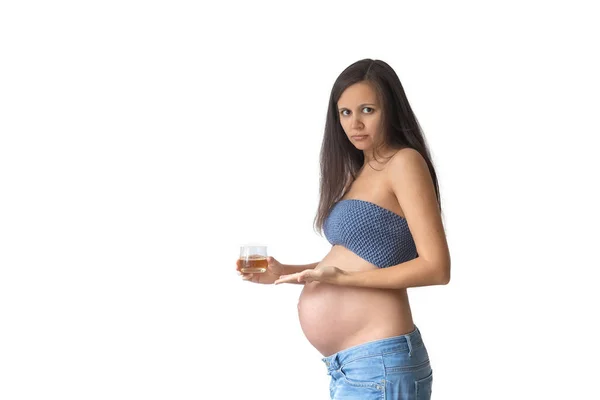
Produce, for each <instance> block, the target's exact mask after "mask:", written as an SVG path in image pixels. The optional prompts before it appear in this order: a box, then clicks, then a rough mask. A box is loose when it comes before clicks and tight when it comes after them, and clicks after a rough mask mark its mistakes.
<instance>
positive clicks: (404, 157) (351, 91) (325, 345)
mask: <svg viewBox="0 0 600 400" xmlns="http://www.w3.org/2000/svg"><path fill="white" fill-rule="evenodd" d="M315 226H316V228H317V229H318V230H319V231H322V232H323V233H324V234H325V236H326V238H327V240H328V241H329V242H330V243H331V244H332V247H331V250H330V251H329V253H328V254H327V255H326V256H325V257H324V258H323V259H322V260H321V261H320V262H316V263H314V264H308V265H285V264H281V263H280V262H278V261H277V260H276V259H275V258H273V257H269V258H268V261H269V266H268V269H267V272H266V273H264V274H243V273H241V272H240V274H241V275H242V278H243V279H245V280H248V281H251V282H255V283H266V284H281V283H299V284H304V288H303V290H302V294H301V295H300V300H299V302H298V315H299V318H300V325H301V327H302V330H303V332H304V334H305V335H306V338H307V339H308V341H309V342H310V343H311V344H312V345H313V346H314V347H315V348H316V349H317V350H318V351H319V352H320V353H321V354H322V355H323V362H324V363H325V366H326V368H327V373H328V374H329V375H330V377H331V384H330V396H331V398H332V399H361V400H366V399H394V400H395V399H402V400H405V399H406V400H408V399H418V400H422V399H423V400H424V399H430V396H431V388H432V383H433V373H432V372H433V371H432V369H431V365H430V361H429V355H428V353H427V349H426V347H425V343H424V341H423V338H422V336H421V332H420V331H419V329H418V328H417V326H416V325H415V324H414V320H413V316H412V313H411V309H410V303H409V299H408V295H407V291H406V289H407V288H409V287H417V286H427V285H445V284H447V283H448V282H449V281H450V253H449V250H448V245H447V241H446V236H445V233H444V227H443V223H442V218H441V204H440V194H439V187H438V181H437V176H436V173H435V169H434V167H433V164H432V162H431V157H430V153H429V150H428V148H427V145H426V142H425V139H424V136H423V133H422V132H421V129H420V126H419V124H418V122H417V119H416V117H415V115H414V113H413V111H412V109H411V107H410V105H409V103H408V100H407V98H406V95H405V93H404V89H403V87H402V84H401V83H400V80H399V78H398V76H397V74H396V73H395V72H394V70H393V69H392V68H391V67H390V66H389V65H388V64H387V63H385V62H383V61H381V60H371V59H365V60H361V61H358V62H356V63H354V64H352V65H350V66H349V67H348V68H346V69H345V70H344V71H343V72H342V73H341V74H340V76H339V77H338V78H337V80H336V81H335V83H334V85H333V88H332V90H331V96H330V100H329V108H328V111H327V120H326V124H325V133H324V137H323V144H322V148H321V186H320V202H319V208H318V211H317V215H316V218H315ZM237 269H238V271H240V264H239V262H238V265H237Z"/></svg>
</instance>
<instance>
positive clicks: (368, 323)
mask: <svg viewBox="0 0 600 400" xmlns="http://www.w3.org/2000/svg"><path fill="white" fill-rule="evenodd" d="M319 265H333V266H336V267H338V268H341V269H343V270H346V271H364V270H369V269H376V268H377V267H376V266H375V265H373V264H371V263H369V262H367V261H366V260H364V259H362V258H360V257H359V256H358V255H356V254H355V253H353V252H351V251H350V250H348V249H346V248H345V247H343V246H339V245H336V246H333V247H332V248H331V251H330V252H329V253H328V254H327V255H326V256H325V258H323V260H322V261H321V262H320V263H319ZM298 316H299V318H300V326H301V327H302V330H303V332H304V334H305V336H306V338H307V339H308V341H309V342H310V343H311V344H312V345H313V346H314V347H315V348H316V349H317V350H318V351H319V352H320V353H321V354H323V356H329V355H331V354H334V353H337V352H339V351H341V350H344V349H347V348H349V347H353V346H357V345H359V344H362V343H366V342H370V341H374V340H379V339H384V338H388V337H393V336H398V335H403V334H406V333H410V332H411V331H413V330H414V324H413V319H412V314H411V310H410V304H409V300H408V295H407V293H406V289H373V288H359V287H351V286H338V285H330V284H325V283H320V282H311V283H307V284H306V285H305V286H304V289H303V290H302V293H301V294H300V299H299V301H298Z"/></svg>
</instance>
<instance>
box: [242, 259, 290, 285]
mask: <svg viewBox="0 0 600 400" xmlns="http://www.w3.org/2000/svg"><path fill="white" fill-rule="evenodd" d="M267 263H268V265H267V271H266V272H264V273H262V274H245V273H243V272H242V271H241V268H242V261H241V260H239V259H238V260H237V262H236V270H237V272H238V274H240V275H241V276H242V279H243V280H245V281H250V282H254V283H263V284H272V283H274V282H275V281H276V280H277V279H278V278H279V277H280V276H281V275H282V274H283V271H284V267H283V264H281V263H280V262H279V261H277V260H276V259H275V258H273V257H271V256H269V257H267Z"/></svg>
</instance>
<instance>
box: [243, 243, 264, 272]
mask: <svg viewBox="0 0 600 400" xmlns="http://www.w3.org/2000/svg"><path fill="white" fill-rule="evenodd" d="M240 260H241V262H242V267H241V271H242V272H243V273H245V274H263V273H265V272H267V246H257V245H245V246H241V247H240Z"/></svg>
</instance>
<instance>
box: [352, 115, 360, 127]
mask: <svg viewBox="0 0 600 400" xmlns="http://www.w3.org/2000/svg"><path fill="white" fill-rule="evenodd" d="M351 128H352V129H359V128H362V121H361V120H360V118H359V117H358V116H356V114H355V115H354V117H352V124H351Z"/></svg>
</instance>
